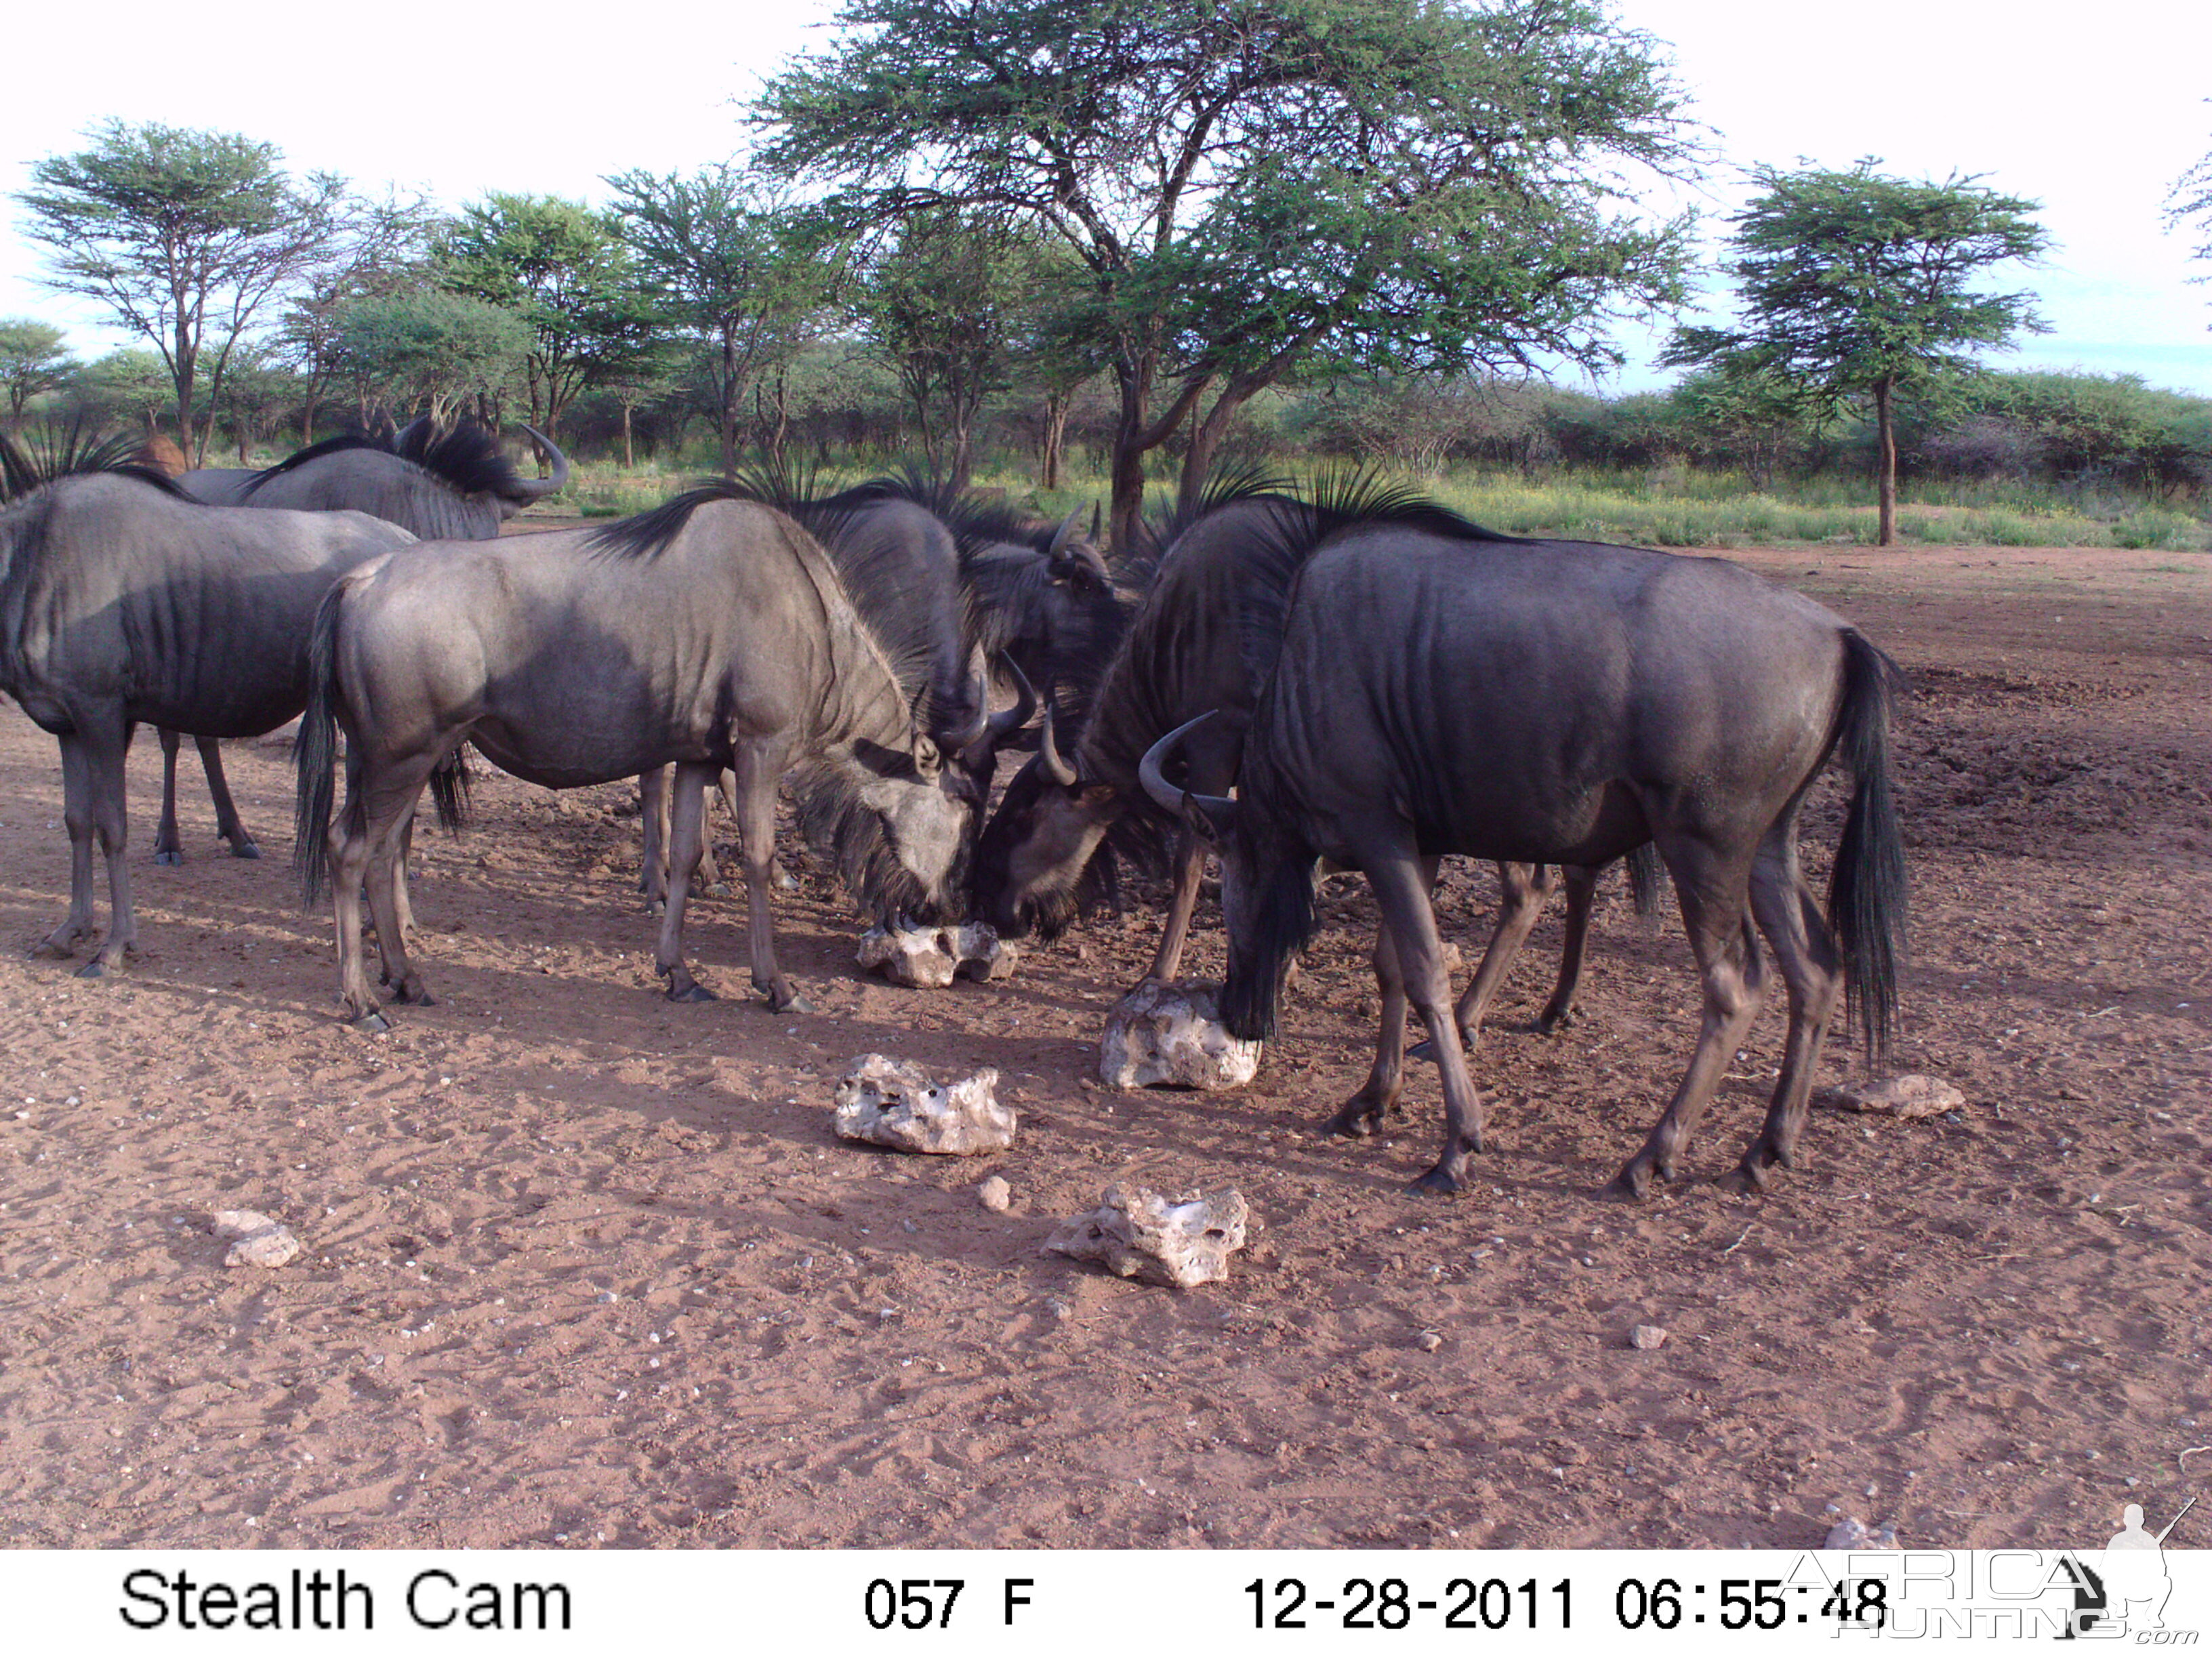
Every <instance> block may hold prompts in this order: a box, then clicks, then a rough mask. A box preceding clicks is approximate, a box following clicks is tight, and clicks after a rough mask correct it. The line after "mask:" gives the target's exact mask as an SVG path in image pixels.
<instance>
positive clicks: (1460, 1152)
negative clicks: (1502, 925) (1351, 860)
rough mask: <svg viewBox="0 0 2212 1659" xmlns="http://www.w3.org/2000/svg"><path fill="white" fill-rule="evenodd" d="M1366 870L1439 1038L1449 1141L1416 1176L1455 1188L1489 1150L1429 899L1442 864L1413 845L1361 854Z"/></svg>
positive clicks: (1425, 1184)
mask: <svg viewBox="0 0 2212 1659" xmlns="http://www.w3.org/2000/svg"><path fill="white" fill-rule="evenodd" d="M1358 864H1359V867H1360V868H1361V869H1363V870H1364V871H1366V872H1367V880H1368V884H1369V885H1370V887H1372V888H1373V889H1374V890H1375V902H1376V904H1377V905H1379V906H1380V907H1381V908H1382V911H1383V927H1385V928H1386V929H1387V930H1389V935H1390V948H1391V949H1392V951H1395V953H1396V956H1397V961H1398V970H1399V973H1400V974H1401V976H1402V977H1403V978H1404V981H1405V985H1406V995H1407V1000H1409V1001H1410V1002H1411V1003H1412V1005H1413V1009H1414V1011H1415V1012H1418V1013H1419V1015H1420V1017H1421V1018H1422V1019H1423V1020H1424V1021H1425V1022H1426V1023H1427V1024H1428V1028H1429V1036H1430V1038H1431V1040H1432V1041H1433V1042H1435V1044H1436V1054H1437V1070H1438V1071H1439V1072H1440V1073H1443V1090H1444V1146H1443V1153H1442V1154H1441V1155H1440V1156H1439V1157H1438V1158H1437V1162H1436V1164H1435V1167H1434V1168H1432V1169H1431V1170H1428V1172H1427V1173H1425V1175H1423V1176H1421V1178H1420V1179H1419V1180H1418V1181H1416V1182H1414V1183H1413V1184H1414V1185H1415V1186H1416V1187H1418V1188H1421V1189H1422V1190H1423V1191H1425V1192H1431V1193H1454V1192H1457V1191H1458V1190H1459V1189H1460V1188H1462V1187H1463V1186H1465V1185H1466V1184H1467V1158H1468V1153H1470V1152H1480V1151H1481V1150H1482V1097H1481V1096H1480V1094H1479V1093H1477V1092H1476V1091H1475V1087H1474V1079H1473V1078H1472V1077H1471V1076H1469V1075H1468V1069H1467V1053H1466V1051H1465V1050H1464V1049H1462V1048H1461V1047H1460V1042H1459V1027H1458V1024H1456V1022H1455V1020H1454V1019H1453V1018H1452V1000H1451V976H1450V975H1449V974H1447V973H1446V972H1445V971H1444V952H1443V943H1442V941H1440V940H1439V939H1437V918H1436V912H1435V911H1434V910H1433V909H1432V908H1431V906H1430V904H1429V893H1428V885H1427V884H1428V881H1429V880H1431V879H1432V878H1433V877H1434V875H1435V872H1436V866H1435V864H1434V862H1433V861H1432V860H1425V859H1423V860H1417V859H1414V858H1413V857H1412V856H1411V855H1410V853H1409V852H1407V851H1395V852H1388V853H1384V854H1382V855H1380V856H1377V857H1364V858H1362V859H1360V860H1358Z"/></svg>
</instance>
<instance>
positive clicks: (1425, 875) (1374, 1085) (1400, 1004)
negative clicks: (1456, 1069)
mask: <svg viewBox="0 0 2212 1659" xmlns="http://www.w3.org/2000/svg"><path fill="white" fill-rule="evenodd" d="M1442 861H1443V860H1439V859H1423V860H1421V881H1422V885H1423V890H1424V891H1425V892H1426V893H1431V894H1432V893H1434V892H1435V891H1436V885H1437V866H1438V865H1439V864H1440V863H1442ZM1431 906H1432V908H1433V901H1431ZM1374 963H1375V984H1376V988H1377V989H1378V990H1379V991H1380V992H1381V993H1382V997H1383V1021H1382V1024H1381V1027H1380V1028H1379V1029H1378V1030H1377V1031H1376V1036H1375V1063H1374V1064H1373V1065H1372V1066H1369V1067H1368V1070H1367V1081H1366V1082H1365V1083H1364V1084H1362V1085H1360V1089H1359V1092H1358V1094H1356V1095H1354V1096H1352V1098H1351V1099H1349V1100H1347V1101H1346V1102H1345V1103H1344V1105H1343V1107H1342V1108H1341V1109H1340V1110H1339V1111H1338V1112H1337V1114H1336V1115H1335V1116H1334V1117H1333V1118H1331V1119H1329V1121H1328V1124H1327V1125H1326V1126H1325V1127H1327V1128H1328V1131H1329V1133H1332V1134H1340V1135H1352V1136H1358V1135H1371V1134H1373V1133H1375V1132H1376V1130H1377V1129H1378V1128H1380V1127H1382V1125H1383V1114H1384V1113H1386V1112H1388V1111H1389V1109H1390V1108H1391V1107H1392V1106H1393V1105H1395V1104H1396V1103H1397V1099H1398V1091H1399V1089H1400V1088H1401V1086H1403V1082H1404V1078H1405V1071H1406V976H1405V975H1404V974H1403V972H1401V970H1400V969H1399V966H1398V953H1397V952H1396V951H1395V950H1394V949H1392V948H1391V945H1390V930H1389V928H1388V927H1382V928H1378V929H1376V934H1375V956H1374Z"/></svg>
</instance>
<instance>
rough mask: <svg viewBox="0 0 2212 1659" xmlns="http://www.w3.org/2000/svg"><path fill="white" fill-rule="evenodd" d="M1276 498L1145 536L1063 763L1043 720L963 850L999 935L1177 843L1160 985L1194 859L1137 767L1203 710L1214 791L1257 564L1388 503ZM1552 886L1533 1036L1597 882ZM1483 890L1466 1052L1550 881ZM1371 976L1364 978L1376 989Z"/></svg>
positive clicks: (1340, 497)
mask: <svg viewBox="0 0 2212 1659" xmlns="http://www.w3.org/2000/svg"><path fill="white" fill-rule="evenodd" d="M1288 488H1289V487H1288V486H1287V485H1282V484H1279V483H1273V482H1270V481H1267V480H1264V479H1250V478H1232V479H1228V480H1225V481H1224V482H1223V483H1222V484H1221V485H1220V487H1219V488H1218V489H1216V490H1215V491H1213V492H1212V493H1211V494H1209V495H1208V497H1207V498H1206V501H1204V502H1203V503H1201V505H1200V508H1199V510H1198V511H1197V513H1195V514H1194V515H1193V516H1192V517H1191V518H1190V519H1189V520H1187V521H1185V522H1184V523H1182V525H1180V526H1176V525H1170V526H1169V527H1168V528H1167V529H1165V530H1164V531H1163V532H1160V539H1161V540H1163V541H1164V542H1166V543H1167V544H1168V550H1167V551H1166V552H1165V553H1164V554H1163V555H1162V556H1160V559H1159V562H1158V573H1157V574H1156V575H1155V576H1154V578H1153V580H1152V586H1151V588H1150V590H1149V591H1148V592H1146V596H1145V599H1144V601H1143V603H1142V605H1140V606H1139V609H1138V612H1137V616H1136V618H1135V620H1134V622H1133V623H1131V624H1130V626H1129V629H1128V635H1127V640H1126V641H1125V642H1124V643H1123V645H1122V647H1121V650H1120V652H1119V653H1118V654H1116V655H1115V658H1114V659H1113V661H1112V664H1111V665H1110V666H1109V669H1108V670H1107V672H1106V676H1105V679H1104V682H1103V684H1102V685H1101V686H1100V688H1099V690H1098V692H1097V698H1096V702H1095V706H1094V709H1093V712H1092V715H1091V720H1090V723H1089V724H1088V726H1086V727H1085V730H1084V732H1083V735H1082V738H1081V741H1080V743H1079V744H1078V745H1077V747H1076V749H1075V752H1074V754H1073V757H1072V758H1071V757H1066V756H1065V755H1064V754H1063V753H1062V751H1061V750H1060V746H1059V742H1058V731H1057V728H1056V722H1055V721H1054V719H1053V717H1052V714H1051V712H1050V711H1049V710H1048V714H1047V720H1046V726H1045V731H1044V736H1043V740H1042V744H1041V746H1040V748H1039V751H1038V754H1037V757H1036V760H1035V761H1033V762H1031V763H1030V764H1029V765H1028V766H1026V767H1024V769H1022V771H1021V772H1019V773H1018V774H1017V775H1016V776H1015V777H1014V779H1013V781H1012V782H1011V783H1009V784H1008V785H1007V787H1006V796H1005V799H1003V800H1002V801H1001V802H1000V807H999V811H998V812H997V813H996V814H995V815H994V817H993V818H992V820H991V822H990V823H989V825H988V826H987V828H986V829H985V830H984V832H983V836H982V840H981V843H980V844H979V846H978V848H977V849H976V858H975V874H976V881H975V888H976V898H977V902H978V906H979V908H980V910H981V914H982V915H983V916H984V918H985V919H986V920H987V921H989V922H990V923H991V924H992V925H993V926H994V927H996V928H998V929H999V931H1000V932H1001V933H1005V934H1006V935H1008V936H1010V937H1020V936H1021V935H1023V934H1024V933H1028V932H1029V931H1030V929H1032V928H1035V929H1036V930H1038V931H1041V932H1042V933H1044V934H1045V936H1046V937H1048V938H1050V937H1052V936H1053V935H1054V934H1056V933H1059V932H1060V929H1062V928H1063V927H1066V924H1067V922H1068V921H1070V920H1071V919H1072V917H1073V913H1074V911H1075V908H1076V905H1077V899H1078V895H1079V885H1078V883H1079V877H1080V876H1081V874H1082V872H1083V871H1084V870H1085V866H1087V865H1088V863H1089V862H1090V860H1091V859H1092V858H1093V857H1094V856H1095V855H1096V854H1097V851H1098V849H1099V848H1101V847H1102V845H1103V844H1106V843H1107V842H1108V840H1109V837H1111V838H1112V839H1113V841H1114V842H1115V843H1116V844H1118V845H1120V846H1121V849H1122V850H1123V851H1124V852H1125V853H1127V854H1128V855H1129V856H1130V857H1131V859H1132V860H1133V861H1135V862H1137V863H1139V865H1140V866H1146V865H1149V866H1153V867H1157V866H1158V864H1159V863H1160V862H1161V861H1162V860H1163V859H1164V858H1165V857H1167V856H1168V847H1169V837H1170V836H1177V835H1178V833H1179V839H1178V840H1177V841H1176V843H1175V846H1174V852H1173V869H1174V874H1175V894H1174V897H1173V899H1172V901H1171V902H1170V905H1169V909H1168V919H1167V926H1166V927H1165V929H1164V932H1163V933H1162V934H1161V938H1160V943H1159V948H1158V951H1156V952H1155V953H1154V955H1153V957H1152V966H1151V967H1150V968H1149V969H1147V970H1146V977H1147V978H1148V979H1158V980H1171V979H1173V978H1174V977H1175V975H1176V969H1178V967H1179V966H1180V965H1181V963H1182V950H1183V945H1184V942H1185V940H1186V939H1187V938H1188V933H1189V927H1190V919H1191V913H1192V910H1193V909H1194V907H1195V906H1196V904H1197V902H1198V889H1199V878H1200V875H1201V874H1202V873H1203V871H1204V868H1205V862H1206V846H1205V843H1204V842H1202V841H1201V840H1200V838H1199V837H1198V836H1196V835H1194V833H1192V832H1191V830H1190V829H1188V827H1187V826H1185V825H1183V824H1182V822H1181V820H1180V818H1179V817H1177V816H1176V814H1174V813H1172V812H1168V811H1162V810H1160V809H1159V808H1158V807H1157V806H1155V805H1154V804H1153V803H1152V800H1151V799H1149V798H1148V797H1147V796H1146V793H1145V789H1144V786H1143V784H1142V782H1141V781H1140V780H1139V762H1140V761H1141V760H1142V759H1143V757H1144V754H1145V751H1146V750H1147V749H1149V748H1150V747H1151V746H1152V744H1154V743H1156V742H1158V739H1159V738H1160V737H1161V736H1162V735H1163V734H1164V733H1165V732H1168V731H1169V730H1170V729H1171V728H1173V727H1175V726H1178V725H1181V724H1182V723H1183V722H1185V721H1188V720H1191V719H1193V718H1194V717H1195V716H1197V715H1199V714H1204V713H1206V711H1208V710H1209V709H1218V710H1219V711H1221V712H1222V714H1223V716H1224V718H1222V719H1220V720H1215V721H1213V722H1211V723H1210V724H1208V725H1206V726H1201V727H1200V728H1198V729H1197V730H1196V731H1194V732H1192V734H1191V740H1190V743H1189V744H1188V745H1187V747H1186V750H1185V755H1186V757H1187V759H1188V781H1189V784H1190V787H1192V788H1193V789H1195V790H1197V791H1198V792H1199V793H1212V794H1221V793H1227V791H1228V789H1229V787H1230V784H1231V781H1233V780H1234V779H1235V777H1236V775H1237V758H1238V756H1239V753H1240V751H1241V748H1242V743H1243V726H1244V722H1245V720H1246V719H1247V718H1248V717H1249V713H1250V710H1251V708H1252V705H1253V702H1254V701H1255V698H1256V696H1257V695H1258V691H1259V684H1258V681H1257V679H1256V678H1255V675H1254V672H1253V671H1252V670H1251V668H1250V667H1249V665H1248V663H1247V661H1246V656H1245V651H1244V648H1243V647H1244V644H1245V630H1246V628H1247V626H1248V618H1247V616H1246V611H1247V609H1248V598H1249V589H1251V588H1252V586H1253V585H1254V584H1255V582H1257V583H1262V584H1264V583H1265V582H1267V580H1269V575H1270V571H1271V569H1272V559H1271V553H1270V550H1272V549H1273V547H1274V546H1275V545H1276V544H1278V542H1279V540H1280V539H1281V538H1283V537H1285V536H1288V535H1294V534H1300V533H1322V532H1325V531H1326V530H1327V529H1328V528H1330V527H1333V526H1337V525H1340V524H1343V523H1346V522H1350V521H1352V520H1354V519H1355V518H1356V517H1358V515H1359V514H1361V513H1366V512H1370V511H1373V510H1376V508H1377V507H1382V506H1387V505H1388V504H1389V502H1391V501H1395V500H1397V499H1398V498H1399V497H1398V495H1397V494H1396V493H1395V492H1392V491H1389V490H1388V489H1383V488H1382V487H1380V486H1376V485H1375V484H1373V483H1370V482H1368V481H1364V480H1360V479H1357V478H1354V479H1348V480H1342V481H1337V482H1334V483H1328V484H1324V485H1323V486H1322V488H1321V489H1319V490H1318V491H1317V492H1316V499H1315V500H1314V501H1304V500H1301V499H1298V498H1297V497H1296V496H1294V495H1291V494H1289V493H1287V491H1288ZM1565 873H1566V877H1567V890H1568V917H1567V938H1566V947H1565V951H1563V952H1562V954H1561V957H1560V964H1559V982H1558V985H1557V987H1555V989H1554V990H1553V994H1552V997H1551V1000H1550V1001H1549V1002H1548V1003H1547V1005H1546V1007H1545V1009H1544V1012H1543V1014H1542V1016H1541V1018H1539V1020H1538V1021H1537V1028H1538V1029H1539V1030H1544V1031H1550V1030H1553V1029H1554V1028H1555V1027H1557V1026H1558V1025H1559V1024H1560V1023H1561V1022H1562V1021H1564V1020H1565V1018H1567V1016H1568V1013H1569V1011H1570V1009H1571V1006H1572V1003H1573V1000H1574V994H1575V988H1576V987H1577V983H1578V982H1579V978H1580V973H1581V966H1582V959H1583V944H1584V941H1585V939H1587V937H1588V932H1589V911H1590V903H1591V896H1592V893H1593V891H1594V890H1595V884H1596V878H1597V873H1598V872H1596V871H1595V870H1594V869H1591V870H1584V869H1580V868H1575V869H1570V870H1568V871H1567V872H1565ZM1631 874H1632V878H1633V880H1634V884H1635V887H1636V890H1637V896H1638V908H1639V909H1641V908H1647V907H1648V904H1649V894H1650V891H1651V890H1652V889H1653V887H1654V884H1656V872H1655V871H1653V870H1652V869H1651V867H1650V860H1648V859H1647V860H1644V861H1643V862H1642V863H1640V864H1638V863H1636V862H1632V865H1631ZM1498 880H1499V883H1500V885H1501V887H1502V889H1503V890H1504V904H1503V906H1502V907H1501V909H1500V914H1499V917H1498V925H1497V928H1496V931H1495V933H1493V935H1492V939H1491V942H1490V945H1489V946H1488V948H1487V949H1486V950H1485V951H1484V952H1483V957H1482V961H1481V964H1480V967H1479V968H1478V969H1477V970H1476V973H1475V976H1474V982H1473V983H1472V984H1471V985H1470V986H1469V987H1468V992H1467V995H1466V996H1465V997H1464V998H1463V999H1462V1000H1461V1002H1460V1005H1459V1009H1458V1023H1459V1025H1460V1028H1461V1030H1462V1032H1463V1033H1464V1034H1465V1037H1466V1040H1467V1041H1468V1042H1469V1043H1472V1042H1474V1040H1475V1036H1476V1033H1477V1032H1478V1031H1479V1030H1480V1026H1481V1022H1482V1018H1483V1014H1484V1011H1485V1010H1486V1007H1487V1006H1488V1004H1489V1002H1490V1000H1491V998H1492V995H1493V994H1495V992H1496V990H1497V987H1498V984H1499V983H1500V982H1501V981H1503V980H1504V975H1505V973H1506V971H1507V970H1508V969H1510V967H1511V965H1512V963H1513V960H1514V958H1515V957H1516V954H1517V953H1518V952H1519V951H1520V949H1521V946H1522V944H1523V942H1525V941H1526V939H1528V934H1529V932H1530V931H1531V930H1532V929H1533V928H1534V926H1535V922H1536V919H1537V917H1538V915H1540V914H1541V911H1542V909H1543V904H1544V900H1545V898H1546V897H1547V896H1548V894H1549V892H1550V890H1551V877H1550V875H1549V873H1548V872H1547V871H1546V870H1545V869H1543V868H1542V867H1541V866H1531V865H1524V864H1512V863H1501V864H1500V865H1499V866H1498ZM1377 949H1378V951H1380V950H1381V949H1382V946H1381V945H1379V944H1378V945H1377ZM1382 972H1383V970H1382V969H1381V967H1380V966H1379V965H1378V967H1377V969H1376V973H1377V975H1378V976H1380V975H1382ZM1384 1006H1385V1010H1386V1018H1385V1020H1384V1024H1383V1040H1382V1041H1381V1042H1379V1043H1378V1044H1377V1048H1376V1060H1375V1065H1374V1067H1373V1069H1372V1071H1371V1072H1370V1075H1369V1078H1368V1080H1367V1083H1366V1085H1365V1086H1364V1087H1363V1088H1362V1089H1361V1090H1360V1091H1359V1093H1358V1095H1357V1096H1355V1097H1353V1100H1352V1106H1354V1107H1358V1108H1360V1109H1364V1110H1372V1111H1374V1112H1376V1113H1380V1112H1381V1111H1383V1110H1384V1109H1387V1108H1388V1107H1389V1105H1390V1104H1391V1103H1392V1102H1393V1101H1395V1098H1396V1097H1397V1094H1398V1091H1399V1086H1400V1077H1401V1069H1402V1067H1401V1062H1402V1060H1403V1058H1404V1056H1403V1053H1402V1048H1403V1043H1402V1036H1403V1030H1404V1025H1403V1021H1402V1019H1401V1020H1400V1021H1399V1022H1398V1024H1397V1026H1396V1032H1397V1037H1396V1039H1395V1040H1394V1038H1393V1036H1392V1026H1391V1023H1390V1021H1389V1018H1388V1010H1389V1006H1390V1003H1389V994H1388V981H1387V980H1386V981H1385V997H1384ZM1348 1109H1349V1108H1348Z"/></svg>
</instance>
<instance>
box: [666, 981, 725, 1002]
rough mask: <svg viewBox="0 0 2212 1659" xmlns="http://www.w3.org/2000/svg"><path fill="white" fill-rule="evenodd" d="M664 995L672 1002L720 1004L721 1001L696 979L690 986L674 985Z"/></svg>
mask: <svg viewBox="0 0 2212 1659" xmlns="http://www.w3.org/2000/svg"><path fill="white" fill-rule="evenodd" d="M662 994H663V995H664V996H665V997H666V998H667V999H668V1000H670V1001H671V1002H718V1001H720V998H719V997H717V996H716V995H715V994H714V993H713V992H712V991H710V990H708V988H707V987H705V986H703V985H702V984H700V983H699V981H697V980H696V979H695V980H693V981H691V982H690V984H689V985H684V986H676V985H671V986H670V987H668V989H667V990H666V991H665V992H663V993H662Z"/></svg>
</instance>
